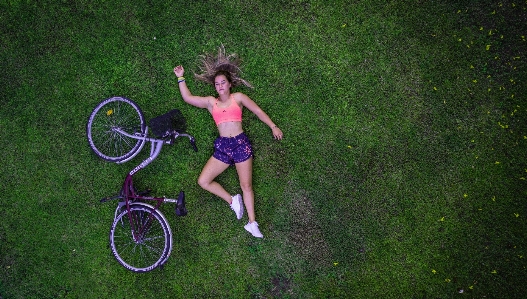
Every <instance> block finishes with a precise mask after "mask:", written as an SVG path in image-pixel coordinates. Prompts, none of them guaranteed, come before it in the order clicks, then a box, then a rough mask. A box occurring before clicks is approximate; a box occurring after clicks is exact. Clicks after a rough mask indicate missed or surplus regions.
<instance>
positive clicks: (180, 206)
mask: <svg viewBox="0 0 527 299" xmlns="http://www.w3.org/2000/svg"><path fill="white" fill-rule="evenodd" d="M175 210H176V215H177V216H186V215H187V213H188V211H187V208H186V207H185V192H183V191H181V192H179V196H178V199H177V204H176V207H175Z"/></svg>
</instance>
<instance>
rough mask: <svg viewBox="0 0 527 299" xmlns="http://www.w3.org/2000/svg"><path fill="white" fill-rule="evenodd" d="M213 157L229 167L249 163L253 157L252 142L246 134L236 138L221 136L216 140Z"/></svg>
mask: <svg viewBox="0 0 527 299" xmlns="http://www.w3.org/2000/svg"><path fill="white" fill-rule="evenodd" d="M212 156H213V157H214V158H216V159H218V160H220V161H221V162H223V163H226V164H229V165H234V163H241V162H244V161H247V160H248V159H249V158H250V157H252V156H253V149H252V146H251V141H249V138H248V137H247V135H245V133H241V134H239V135H237V136H234V137H221V136H220V137H218V138H216V140H214V154H213V155H212Z"/></svg>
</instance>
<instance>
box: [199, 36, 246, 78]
mask: <svg viewBox="0 0 527 299" xmlns="http://www.w3.org/2000/svg"><path fill="white" fill-rule="evenodd" d="M200 61H201V64H202V65H201V66H200V67H199V69H200V73H201V74H194V77H195V78H196V80H199V81H202V82H205V83H208V84H212V85H214V79H215V78H216V77H217V76H218V75H225V73H227V74H229V75H230V78H229V76H226V77H227V78H228V79H230V80H229V82H230V83H231V84H232V86H239V85H242V84H243V85H245V86H247V87H249V88H253V86H252V85H251V83H249V82H247V81H246V80H244V79H243V78H241V77H240V75H241V73H242V71H241V69H240V63H241V60H240V59H239V58H238V56H237V55H236V54H235V53H232V54H229V55H225V47H224V46H223V45H221V46H220V47H218V55H216V56H215V55H213V54H209V53H207V54H205V55H200Z"/></svg>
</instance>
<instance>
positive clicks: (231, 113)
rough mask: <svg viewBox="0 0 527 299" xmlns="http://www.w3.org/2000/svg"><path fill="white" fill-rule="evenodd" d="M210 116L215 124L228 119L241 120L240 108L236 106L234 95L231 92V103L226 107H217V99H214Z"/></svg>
mask: <svg viewBox="0 0 527 299" xmlns="http://www.w3.org/2000/svg"><path fill="white" fill-rule="evenodd" d="M212 118H214V121H215V122H216V126H217V125H219V124H221V123H224V122H229V121H242V108H240V106H238V103H236V101H235V100H234V96H233V95H232V94H231V104H230V105H229V106H228V107H225V108H220V107H218V99H216V102H215V103H214V105H213V106H212Z"/></svg>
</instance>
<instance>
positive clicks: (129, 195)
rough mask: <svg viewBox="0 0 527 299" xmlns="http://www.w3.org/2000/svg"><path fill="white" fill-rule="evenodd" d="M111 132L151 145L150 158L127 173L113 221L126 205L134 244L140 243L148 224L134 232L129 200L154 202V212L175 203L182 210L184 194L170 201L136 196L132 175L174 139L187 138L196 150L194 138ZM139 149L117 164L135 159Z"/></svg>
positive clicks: (184, 135) (118, 130) (114, 129)
mask: <svg viewBox="0 0 527 299" xmlns="http://www.w3.org/2000/svg"><path fill="white" fill-rule="evenodd" d="M112 130H113V131H115V132H117V133H119V134H122V135H125V136H128V137H130V138H134V139H140V140H144V142H150V143H151V148H150V156H149V157H148V158H146V159H145V160H143V162H141V163H140V164H139V165H137V166H136V167H135V168H134V169H132V170H131V171H130V172H129V173H128V175H127V176H126V178H125V180H124V183H123V187H122V189H121V194H120V196H122V197H124V202H119V204H118V206H117V208H116V211H115V217H114V219H115V218H116V217H117V214H118V211H120V209H121V208H122V207H123V206H125V205H126V209H127V211H128V215H129V216H130V217H129V220H130V226H131V227H132V234H133V237H134V241H135V242H139V241H140V236H141V235H142V234H143V232H144V231H145V230H147V229H148V223H147V224H145V225H144V226H143V227H141V230H140V231H137V230H136V228H135V225H134V223H136V221H133V219H132V215H131V213H130V200H132V201H134V200H143V201H156V202H157V204H156V205H155V207H152V209H153V210H154V211H156V210H158V209H159V207H160V206H161V204H162V203H164V202H171V203H176V204H177V205H180V204H182V205H183V209H184V203H183V201H184V193H183V191H181V192H180V194H179V198H178V199H172V198H166V197H150V196H143V195H140V194H137V193H136V191H135V188H134V186H133V176H134V174H136V173H137V172H138V171H139V170H141V169H143V168H145V167H146V166H147V165H148V164H150V163H152V161H154V160H155V159H156V158H157V156H158V155H159V153H160V152H161V149H162V148H163V145H165V144H168V145H172V144H173V143H174V142H175V140H176V138H178V137H188V138H189V139H190V143H191V144H192V146H193V147H194V150H197V147H196V145H195V140H194V137H192V136H191V135H189V134H183V133H179V132H177V131H173V132H172V133H171V134H170V135H169V138H167V139H156V138H150V137H147V136H137V135H133V134H129V133H127V132H125V131H123V130H122V129H120V128H112ZM147 130H148V129H147ZM145 135H146V133H145ZM141 149H142V146H141V147H140V148H139V150H138V151H137V152H136V153H135V154H134V155H132V157H130V158H128V159H126V160H125V161H120V162H119V163H123V162H126V161H128V160H130V159H131V158H133V157H135V156H136V155H137V154H138V152H140V151H141ZM176 211H177V206H176ZM185 213H186V211H185ZM176 214H177V212H176ZM152 217H153V216H152V214H150V216H149V219H148V220H149V221H148V222H150V221H151V220H152Z"/></svg>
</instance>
